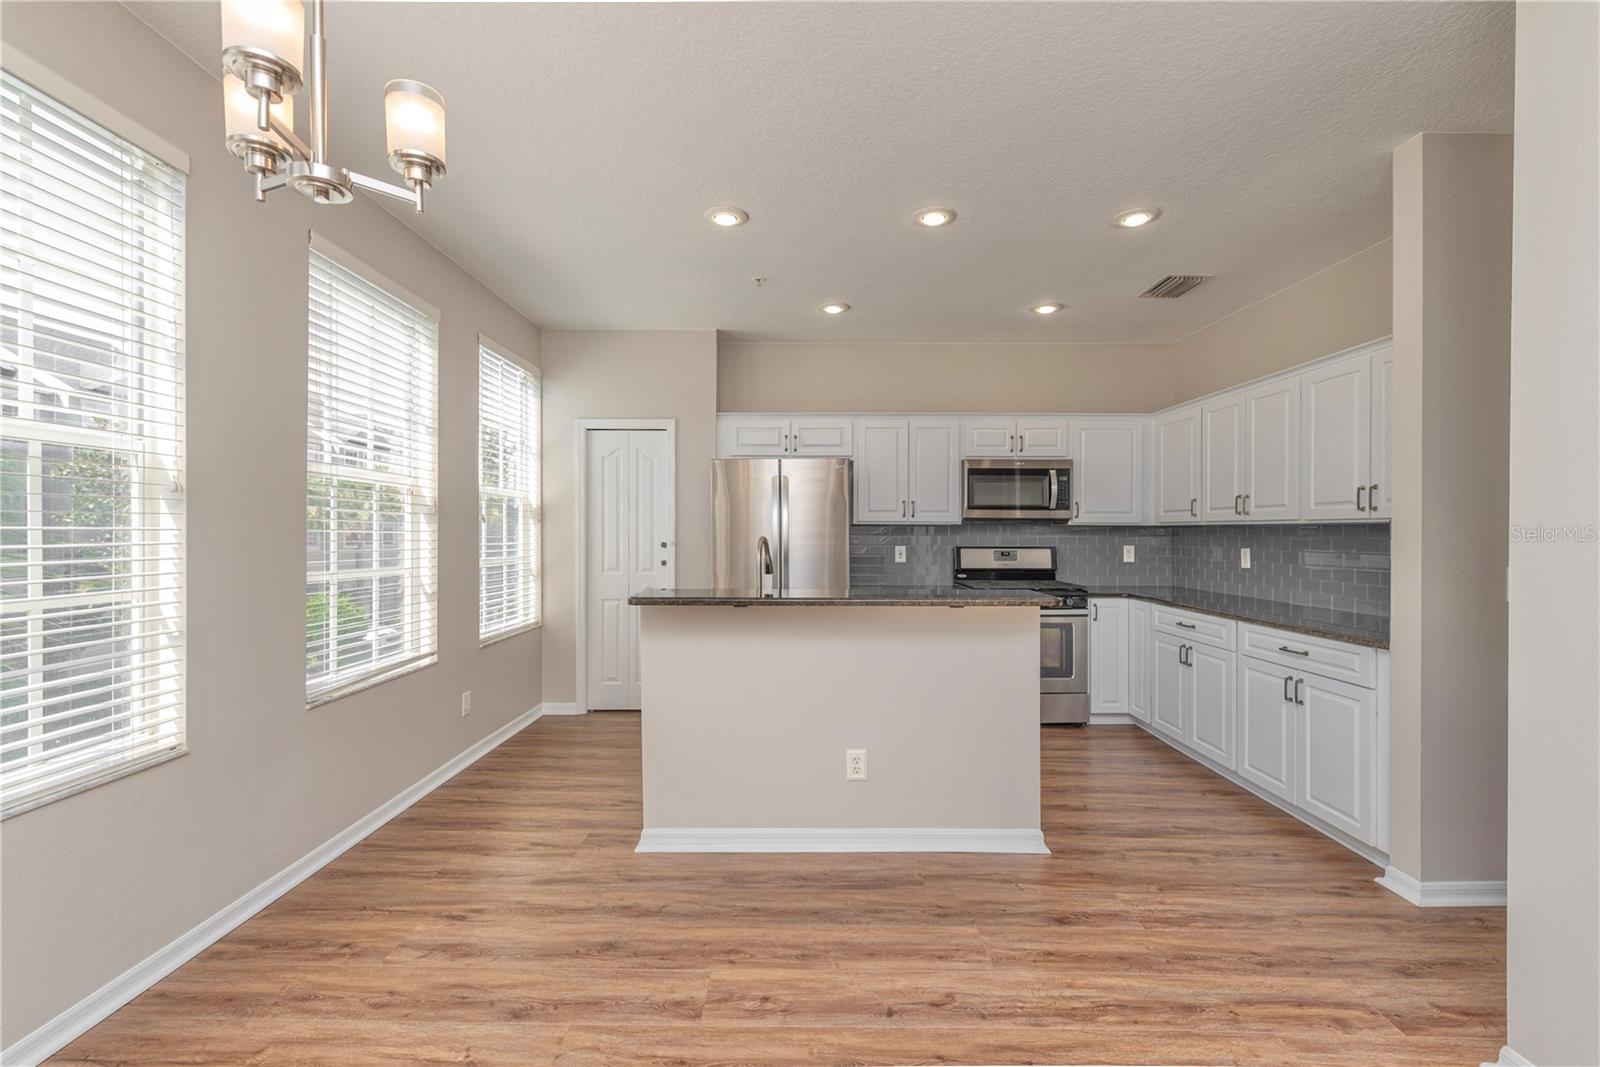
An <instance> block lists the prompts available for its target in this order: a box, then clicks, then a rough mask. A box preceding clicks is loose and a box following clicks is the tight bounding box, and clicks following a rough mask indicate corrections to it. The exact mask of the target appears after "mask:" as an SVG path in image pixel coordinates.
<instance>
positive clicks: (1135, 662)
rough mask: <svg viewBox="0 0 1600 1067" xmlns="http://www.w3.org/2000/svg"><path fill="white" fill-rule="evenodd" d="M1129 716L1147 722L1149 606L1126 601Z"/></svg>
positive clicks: (1148, 718)
mask: <svg viewBox="0 0 1600 1067" xmlns="http://www.w3.org/2000/svg"><path fill="white" fill-rule="evenodd" d="M1128 714H1129V715H1132V716H1133V717H1134V718H1135V719H1138V720H1139V721H1140V722H1149V721H1150V605H1149V604H1147V603H1145V602H1144V601H1142V600H1130V601H1128Z"/></svg>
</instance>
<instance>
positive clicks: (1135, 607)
mask: <svg viewBox="0 0 1600 1067" xmlns="http://www.w3.org/2000/svg"><path fill="white" fill-rule="evenodd" d="M1126 603H1127V605H1128V714H1129V715H1132V716H1133V717H1134V718H1135V719H1137V720H1138V721H1140V722H1149V721H1150V605H1149V603H1148V602H1147V601H1143V600H1129V601H1127V602H1126ZM1090 684H1093V683H1092V682H1091V683H1090Z"/></svg>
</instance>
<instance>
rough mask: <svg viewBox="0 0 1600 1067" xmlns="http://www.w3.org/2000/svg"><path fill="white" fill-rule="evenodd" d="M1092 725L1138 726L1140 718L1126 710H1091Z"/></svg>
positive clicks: (1090, 722)
mask: <svg viewBox="0 0 1600 1067" xmlns="http://www.w3.org/2000/svg"><path fill="white" fill-rule="evenodd" d="M1089 725H1090V726H1138V725H1139V720H1138V719H1135V718H1134V717H1133V716H1132V715H1129V714H1128V713H1127V712H1125V711H1091V712H1090V713H1089Z"/></svg>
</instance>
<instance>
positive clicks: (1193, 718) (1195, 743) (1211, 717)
mask: <svg viewBox="0 0 1600 1067" xmlns="http://www.w3.org/2000/svg"><path fill="white" fill-rule="evenodd" d="M1185 659H1186V660H1187V662H1188V670H1189V678H1188V682H1187V689H1188V692H1187V694H1186V695H1187V696H1188V698H1189V707H1190V709H1191V710H1190V713H1189V715H1188V731H1187V733H1186V734H1185V740H1187V741H1188V742H1189V747H1190V748H1192V749H1194V750H1195V751H1196V752H1198V753H1200V755H1202V756H1205V757H1206V758H1207V759H1209V760H1211V761H1212V762H1213V763H1220V764H1222V766H1224V767H1227V768H1228V769H1229V770H1232V769H1233V685H1234V675H1235V672H1236V668H1235V666H1234V665H1235V663H1236V662H1237V660H1238V657H1237V656H1236V655H1234V654H1233V653H1232V652H1226V651H1224V650H1222V649H1218V648H1212V647H1210V646H1209V645H1194V644H1191V645H1190V646H1189V652H1188V655H1187V656H1186V657H1185Z"/></svg>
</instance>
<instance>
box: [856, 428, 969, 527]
mask: <svg viewBox="0 0 1600 1067" xmlns="http://www.w3.org/2000/svg"><path fill="white" fill-rule="evenodd" d="M855 426H856V432H855V464H854V466H855V521H856V522H858V523H895V524H899V523H906V524H910V523H920V524H935V523H958V522H960V521H961V454H960V422H959V421H958V420H956V419H939V418H925V419H875V418H874V419H857V420H856V424H855Z"/></svg>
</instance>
